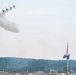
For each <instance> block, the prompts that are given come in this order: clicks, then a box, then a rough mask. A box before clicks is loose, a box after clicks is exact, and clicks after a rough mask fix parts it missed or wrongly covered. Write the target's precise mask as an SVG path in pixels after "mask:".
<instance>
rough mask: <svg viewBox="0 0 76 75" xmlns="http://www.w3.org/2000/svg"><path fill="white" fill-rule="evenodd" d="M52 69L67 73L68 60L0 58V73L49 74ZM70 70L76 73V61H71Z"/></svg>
mask: <svg viewBox="0 0 76 75" xmlns="http://www.w3.org/2000/svg"><path fill="white" fill-rule="evenodd" d="M51 69H55V70H57V72H66V60H43V59H25V58H0V71H6V72H21V73H22V72H35V71H44V72H46V73H48V72H49V71H50V70H51ZM69 70H73V71H76V60H69Z"/></svg>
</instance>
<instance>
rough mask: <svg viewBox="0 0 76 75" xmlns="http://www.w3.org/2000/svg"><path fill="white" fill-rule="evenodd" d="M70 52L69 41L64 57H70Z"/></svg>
mask: <svg viewBox="0 0 76 75" xmlns="http://www.w3.org/2000/svg"><path fill="white" fill-rule="evenodd" d="M69 57H70V54H69V53H68V43H67V49H66V54H65V55H64V56H63V58H67V59H69Z"/></svg>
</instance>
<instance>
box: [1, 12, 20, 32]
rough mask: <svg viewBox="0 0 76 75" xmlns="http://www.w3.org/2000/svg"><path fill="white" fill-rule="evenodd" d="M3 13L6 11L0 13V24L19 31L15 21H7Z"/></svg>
mask: <svg viewBox="0 0 76 75" xmlns="http://www.w3.org/2000/svg"><path fill="white" fill-rule="evenodd" d="M5 13H6V12H3V13H0V26H1V27H3V28H4V29H6V30H8V31H11V32H16V33H19V28H18V26H17V25H16V24H15V23H12V22H9V21H7V20H6V19H5V17H4V15H5Z"/></svg>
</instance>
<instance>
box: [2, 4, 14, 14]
mask: <svg viewBox="0 0 76 75" xmlns="http://www.w3.org/2000/svg"><path fill="white" fill-rule="evenodd" d="M13 8H14V9H15V5H12V7H11V6H9V8H6V9H5V10H4V9H2V12H3V13H5V12H7V11H9V10H12V9H13Z"/></svg>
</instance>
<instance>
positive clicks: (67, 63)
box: [67, 59, 69, 75]
mask: <svg viewBox="0 0 76 75" xmlns="http://www.w3.org/2000/svg"><path fill="white" fill-rule="evenodd" d="M68 67H69V63H68V59H67V75H68Z"/></svg>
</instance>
